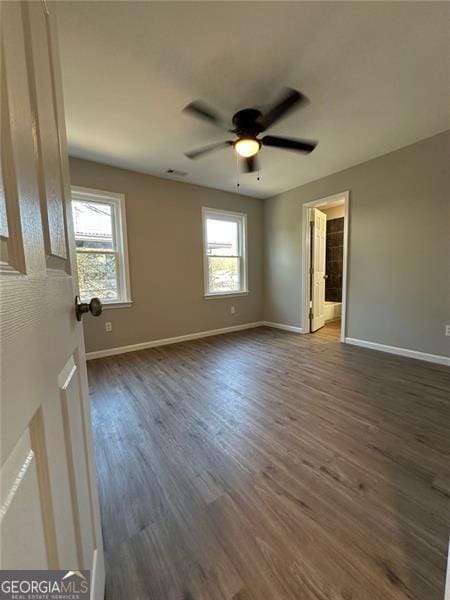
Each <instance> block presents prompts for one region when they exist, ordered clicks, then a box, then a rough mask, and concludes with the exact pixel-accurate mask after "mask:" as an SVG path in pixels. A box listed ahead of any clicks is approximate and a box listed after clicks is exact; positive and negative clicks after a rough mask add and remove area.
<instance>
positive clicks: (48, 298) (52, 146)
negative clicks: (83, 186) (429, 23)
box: [0, 1, 104, 600]
mask: <svg viewBox="0 0 450 600" xmlns="http://www.w3.org/2000/svg"><path fill="white" fill-rule="evenodd" d="M0 11H1V46H0V48H1V57H0V59H1V106H0V113H1V140H0V144H1V172H0V182H1V184H0V252H1V255H0V290H1V295H0V318H1V324H0V333H1V446H0V451H1V456H0V459H1V460H0V476H1V511H0V551H1V555H0V568H2V569H67V570H82V569H90V570H91V581H92V585H93V588H94V589H95V592H94V594H93V595H92V596H91V597H92V598H93V599H94V598H95V599H98V600H100V598H103V587H104V562H103V546H102V537H101V529H100V520H99V508H98V499H97V487H96V476H95V469H94V464H93V453H92V447H91V430H90V407H89V398H88V390H87V376H86V363H85V352H84V341H83V332H82V325H81V323H79V322H78V321H77V320H76V318H75V312H74V297H75V294H76V290H77V281H76V271H75V258H74V250H73V248H72V245H71V244H70V243H69V240H70V239H72V234H71V232H72V222H71V210H70V182H69V174H68V160H67V151H66V139H65V123H64V113H63V102H62V90H61V78H60V72H59V62H58V61H59V58H58V47H57V39H56V31H55V16H54V14H53V12H54V7H53V6H52V4H49V5H47V4H46V3H45V2H33V1H31V2H14V1H13V2H0ZM84 318H92V317H91V316H90V315H88V316H85V317H84Z"/></svg>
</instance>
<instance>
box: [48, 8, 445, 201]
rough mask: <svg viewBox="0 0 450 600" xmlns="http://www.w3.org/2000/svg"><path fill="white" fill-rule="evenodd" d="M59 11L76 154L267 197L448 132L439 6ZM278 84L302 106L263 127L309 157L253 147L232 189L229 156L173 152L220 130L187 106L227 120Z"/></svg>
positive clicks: (270, 94) (269, 95)
mask: <svg viewBox="0 0 450 600" xmlns="http://www.w3.org/2000/svg"><path fill="white" fill-rule="evenodd" d="M57 16H58V24H59V37H60V45H61V59H62V70H63V85H64V94H65V103H66V115H67V126H68V137H69V149H70V152H71V154H72V155H75V156H79V157H83V158H87V159H91V160H96V161H99V162H104V163H107V164H111V165H116V166H120V167H125V168H129V169H133V170H136V171H143V172H146V173H151V174H154V175H157V176H160V177H166V176H167V175H166V174H165V171H166V169H168V168H173V169H179V170H182V171H187V172H188V175H187V176H186V177H185V178H184V179H183V181H188V182H192V183H197V184H200V185H205V186H210V187H214V188H219V189H223V190H229V191H234V192H235V191H239V192H240V193H244V194H249V195H253V196H259V197H267V196H271V195H273V194H275V193H279V192H281V191H284V190H287V189H290V188H292V187H295V186H297V185H300V184H302V183H305V182H307V181H311V180H314V179H317V178H319V177H323V176H324V175H327V174H330V173H334V172H336V171H339V170H341V169H344V168H346V167H349V166H351V165H354V164H357V163H360V162H362V161H365V160H368V159H370V158H372V157H375V156H379V155H381V154H384V153H386V152H389V151H391V150H395V149H397V148H400V147H402V146H405V145H407V144H410V143H413V142H415V141H416V140H419V139H422V138H425V137H428V136H431V135H433V134H436V133H438V132H440V131H443V130H445V129H447V128H448V127H449V122H450V121H449V118H450V116H449V106H450V98H449V60H448V57H449V39H450V31H449V23H450V3H446V2H444V3H434V2H388V3H385V2H292V3H291V2H90V1H86V2H84V1H83V2H71V1H68V2H59V3H57ZM285 86H290V87H294V88H297V89H299V90H301V91H302V92H303V93H304V94H306V95H307V96H308V97H309V98H310V100H311V103H310V105H309V106H307V107H306V108H303V109H300V110H299V111H297V112H294V113H292V114H290V115H289V116H288V117H287V118H286V119H285V120H283V121H282V122H280V123H279V124H277V125H275V126H274V127H273V128H271V129H270V134H272V135H286V136H291V137H305V138H310V139H317V140H319V146H318V147H317V148H316V150H315V151H314V152H313V153H312V154H310V155H302V154H296V153H293V152H288V151H283V150H277V149H275V148H263V149H262V151H261V153H260V163H261V168H262V171H261V181H259V182H258V181H256V175H255V174H245V175H241V177H240V183H241V187H240V188H239V190H238V189H237V188H236V159H235V155H234V153H233V151H232V150H230V149H225V150H221V151H219V152H217V153H214V154H211V155H209V156H208V157H207V158H204V159H199V160H197V161H191V160H189V159H188V158H186V157H185V156H184V152H185V151H187V150H190V149H193V148H196V147H197V146H202V145H205V144H208V143H211V142H214V141H218V140H222V139H227V138H229V137H230V136H229V134H227V133H222V132H221V131H220V130H219V129H216V128H215V127H213V126H211V125H209V124H207V123H205V122H203V121H197V120H196V119H194V118H192V117H188V116H186V115H184V114H182V113H181V111H182V108H183V107H184V106H185V105H186V104H188V103H189V102H191V101H192V100H196V99H199V98H200V99H203V100H204V101H205V102H207V103H208V104H210V105H211V106H212V107H214V108H216V109H217V110H218V111H220V112H221V113H223V114H224V115H225V116H228V117H230V118H231V116H232V115H233V113H234V112H236V111H237V110H239V109H241V108H245V107H263V106H264V105H266V106H267V105H268V104H269V103H271V102H273V101H274V100H275V99H276V97H277V95H278V93H279V91H280V90H281V89H282V88H283V87H285ZM167 177H169V176H167ZM171 178H172V179H173V178H175V179H176V177H171Z"/></svg>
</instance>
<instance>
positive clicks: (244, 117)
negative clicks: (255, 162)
mask: <svg viewBox="0 0 450 600" xmlns="http://www.w3.org/2000/svg"><path fill="white" fill-rule="evenodd" d="M261 116H262V115H261V112H260V111H259V110H256V108H244V109H243V110H240V111H239V112H237V113H236V114H235V115H234V117H233V125H234V127H235V128H234V130H233V131H234V133H235V134H236V135H237V136H239V137H244V138H246V137H249V138H256V136H257V135H258V133H261V131H262V127H261V125H260V124H259V122H258V120H259V119H260V118H261Z"/></svg>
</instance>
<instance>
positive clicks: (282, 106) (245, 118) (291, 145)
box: [183, 88, 318, 173]
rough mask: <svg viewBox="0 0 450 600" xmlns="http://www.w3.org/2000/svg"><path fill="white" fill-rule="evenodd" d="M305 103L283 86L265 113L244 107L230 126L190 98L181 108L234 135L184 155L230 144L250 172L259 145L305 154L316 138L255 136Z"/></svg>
mask: <svg viewBox="0 0 450 600" xmlns="http://www.w3.org/2000/svg"><path fill="white" fill-rule="evenodd" d="M307 103H308V99H307V98H306V96H304V95H303V94H302V93H301V92H298V91H297V90H294V89H292V88H286V89H285V91H284V93H283V95H282V97H281V98H280V99H279V100H278V102H276V103H275V104H274V105H273V106H272V107H271V108H269V110H268V111H267V112H266V113H264V114H262V113H261V111H259V110H257V109H256V108H244V109H243V110H240V111H238V112H237V113H236V114H235V115H234V116H233V118H232V126H231V125H230V124H229V123H227V121H226V120H225V119H223V118H222V117H220V116H219V115H218V114H217V113H216V112H215V111H214V110H212V109H210V108H209V107H208V106H207V105H206V104H204V103H203V102H202V101H201V100H196V101H195V102H191V103H190V104H188V105H187V106H186V107H185V108H184V109H183V111H184V112H186V113H189V114H191V115H193V116H194V117H199V118H201V119H205V120H207V121H209V122H210V123H212V124H213V125H216V126H217V127H220V128H221V129H224V130H226V131H229V132H230V133H234V134H235V135H236V136H237V139H236V140H226V141H223V142H216V143H215V144H210V145H208V146H203V147H202V148H198V149H196V150H192V151H191V152H186V156H187V157H188V158H191V159H196V158H200V157H201V156H204V155H205V154H207V153H209V152H212V151H214V150H220V149H221V148H226V147H228V146H231V147H232V148H233V149H234V150H235V152H236V153H237V154H238V155H239V156H240V157H242V158H243V159H245V161H244V163H243V168H244V170H245V171H246V172H248V173H250V172H252V171H257V170H258V163H257V158H256V155H257V154H258V152H259V151H260V150H261V147H262V146H272V147H274V148H284V149H286V150H295V151H297V152H305V153H306V154H309V153H310V152H312V151H313V150H314V148H315V147H316V146H317V144H318V142H313V141H309V140H296V139H292V138H285V137H277V136H273V135H265V136H264V137H262V138H258V135H259V134H260V133H262V132H263V131H266V129H269V127H271V126H272V125H274V124H275V123H277V122H278V121H279V120H280V119H281V118H283V117H285V116H286V114H287V113H288V112H289V111H291V110H292V109H293V108H299V107H300V106H304V105H305V104H307Z"/></svg>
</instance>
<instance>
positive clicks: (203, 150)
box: [185, 140, 233, 159]
mask: <svg viewBox="0 0 450 600" xmlns="http://www.w3.org/2000/svg"><path fill="white" fill-rule="evenodd" d="M232 145H233V142H232V141H230V140H228V141H226V142H216V143H215V144H209V145H208V146H203V148H197V150H191V151H190V152H185V156H187V157H188V158H191V159H194V158H200V156H203V154H206V153H207V152H212V151H213V150H220V149H221V148H226V147H227V146H232Z"/></svg>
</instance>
